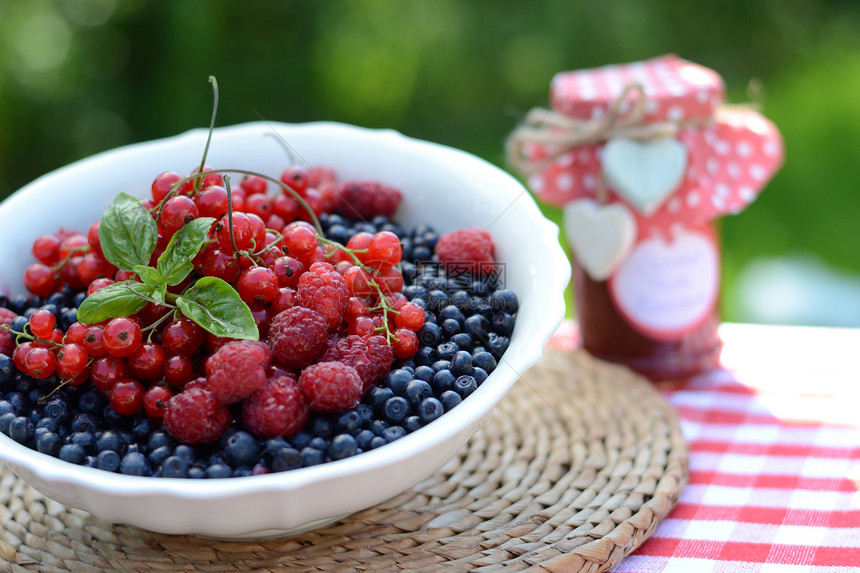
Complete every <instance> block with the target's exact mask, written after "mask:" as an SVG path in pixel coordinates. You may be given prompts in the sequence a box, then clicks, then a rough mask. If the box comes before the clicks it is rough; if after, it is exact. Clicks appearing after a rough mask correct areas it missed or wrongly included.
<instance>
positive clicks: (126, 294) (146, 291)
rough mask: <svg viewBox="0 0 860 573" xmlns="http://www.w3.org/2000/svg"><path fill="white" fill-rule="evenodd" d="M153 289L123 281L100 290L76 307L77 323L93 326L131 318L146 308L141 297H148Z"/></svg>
mask: <svg viewBox="0 0 860 573" xmlns="http://www.w3.org/2000/svg"><path fill="white" fill-rule="evenodd" d="M152 292H153V287H151V286H149V285H145V284H143V283H139V282H137V281H123V282H119V283H114V284H112V285H108V286H106V287H104V288H100V289H99V290H97V291H96V292H94V293H93V294H91V295H90V296H88V297H87V298H85V299H84V302H83V303H81V306H80V307H78V322H81V323H83V324H95V323H97V322H101V321H103V320H107V319H108V318H116V317H118V316H131V315H132V314H134V313H136V312H139V311H140V309H142V308H143V307H144V306H146V299H144V298H142V297H141V296H140V295H143V296H150V295H151V294H152Z"/></svg>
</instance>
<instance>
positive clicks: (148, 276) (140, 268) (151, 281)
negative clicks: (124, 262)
mask: <svg viewBox="0 0 860 573" xmlns="http://www.w3.org/2000/svg"><path fill="white" fill-rule="evenodd" d="M133 270H134V272H136V273H137V276H139V277H140V280H142V281H143V284H147V285H149V286H153V287H158V286H161V285H163V284H164V277H162V276H161V273H160V272H159V271H158V269H154V268H152V267H147V266H144V265H134V269H133Z"/></svg>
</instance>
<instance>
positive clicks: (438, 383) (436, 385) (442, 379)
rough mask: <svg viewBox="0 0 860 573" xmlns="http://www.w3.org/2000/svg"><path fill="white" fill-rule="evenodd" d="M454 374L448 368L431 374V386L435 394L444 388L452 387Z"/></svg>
mask: <svg viewBox="0 0 860 573" xmlns="http://www.w3.org/2000/svg"><path fill="white" fill-rule="evenodd" d="M456 379H457V377H456V376H454V375H453V374H451V371H450V370H440V371H439V372H437V373H436V374H435V375H434V376H433V382H432V383H431V386H432V388H433V392H434V393H435V394H441V393H442V392H445V391H446V390H451V389H452V388H453V387H454V381H455V380H456Z"/></svg>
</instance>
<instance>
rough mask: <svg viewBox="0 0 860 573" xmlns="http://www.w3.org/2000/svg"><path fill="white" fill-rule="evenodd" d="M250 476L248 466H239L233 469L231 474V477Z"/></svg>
mask: <svg viewBox="0 0 860 573" xmlns="http://www.w3.org/2000/svg"><path fill="white" fill-rule="evenodd" d="M249 475H252V474H251V468H249V467H248V466H239V467H238V468H235V469H234V470H233V473H232V477H247V476H249Z"/></svg>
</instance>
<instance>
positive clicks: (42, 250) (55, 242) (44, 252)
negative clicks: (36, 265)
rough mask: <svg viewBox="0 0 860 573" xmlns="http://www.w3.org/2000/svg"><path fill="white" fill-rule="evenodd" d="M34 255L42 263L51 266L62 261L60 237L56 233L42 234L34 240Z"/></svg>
mask: <svg viewBox="0 0 860 573" xmlns="http://www.w3.org/2000/svg"><path fill="white" fill-rule="evenodd" d="M33 256H34V257H36V260H38V261H39V262H40V263H43V264H45V265H48V266H51V265H55V264H57V263H58V262H60V239H58V238H57V237H56V236H54V235H42V236H41V237H38V238H37V239H36V240H35V241H34V242H33Z"/></svg>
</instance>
